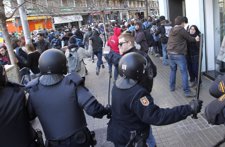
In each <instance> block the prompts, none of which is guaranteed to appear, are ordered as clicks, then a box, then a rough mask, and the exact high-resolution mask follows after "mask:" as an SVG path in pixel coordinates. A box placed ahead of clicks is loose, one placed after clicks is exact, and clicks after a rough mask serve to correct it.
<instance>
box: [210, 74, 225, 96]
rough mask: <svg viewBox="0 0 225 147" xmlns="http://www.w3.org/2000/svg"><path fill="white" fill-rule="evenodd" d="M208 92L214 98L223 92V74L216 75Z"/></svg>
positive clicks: (224, 91) (224, 77) (224, 78)
mask: <svg viewBox="0 0 225 147" xmlns="http://www.w3.org/2000/svg"><path fill="white" fill-rule="evenodd" d="M209 93H210V94H211V95H212V96H213V97H215V98H219V97H220V96H222V95H223V94H225V75H223V76H221V75H219V76H218V77H216V80H215V81H213V83H212V85H211V86H210V88H209Z"/></svg>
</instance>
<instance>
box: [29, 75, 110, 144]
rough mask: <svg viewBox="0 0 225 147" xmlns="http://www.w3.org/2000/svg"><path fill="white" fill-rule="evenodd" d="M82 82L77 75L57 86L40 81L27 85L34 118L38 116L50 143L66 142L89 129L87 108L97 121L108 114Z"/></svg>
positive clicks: (36, 80)
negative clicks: (54, 141) (83, 129)
mask: <svg viewBox="0 0 225 147" xmlns="http://www.w3.org/2000/svg"><path fill="white" fill-rule="evenodd" d="M81 83H82V78H81V77H80V76H78V75H77V74H75V73H73V74H70V75H68V76H66V77H65V78H63V80H62V81H60V82H59V83H57V84H55V85H51V86H43V85H42V84H40V83H39V79H38V78H37V79H35V80H33V81H31V82H30V83H29V84H28V85H27V88H28V91H29V99H28V110H29V115H30V119H34V118H35V117H36V116H38V118H39V120H40V122H41V125H42V127H43V130H44V132H45V135H46V138H47V139H48V140H63V139H66V138H68V137H70V136H71V135H73V134H74V133H76V132H77V131H78V130H80V129H82V128H85V127H86V126H87V123H86V120H85V115H84V112H83V109H84V110H85V111H86V112H87V114H88V115H91V116H93V117H97V118H101V117H103V116H104V115H105V114H107V113H108V111H107V110H106V109H105V108H104V107H103V106H102V105H101V104H100V103H98V101H97V100H96V99H95V98H94V96H93V95H92V94H91V93H90V92H89V91H88V90H87V89H86V88H85V87H83V86H81V85H80V84H81Z"/></svg>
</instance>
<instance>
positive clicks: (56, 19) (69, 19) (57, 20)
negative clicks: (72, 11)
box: [54, 15, 83, 24]
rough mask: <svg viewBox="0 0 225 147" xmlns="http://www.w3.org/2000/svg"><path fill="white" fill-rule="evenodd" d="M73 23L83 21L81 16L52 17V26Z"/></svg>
mask: <svg viewBox="0 0 225 147" xmlns="http://www.w3.org/2000/svg"><path fill="white" fill-rule="evenodd" d="M75 21H83V17H82V16H81V15H70V16H60V17H54V24H61V23H70V22H75Z"/></svg>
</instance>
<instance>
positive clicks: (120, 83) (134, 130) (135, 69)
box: [107, 52, 202, 147]
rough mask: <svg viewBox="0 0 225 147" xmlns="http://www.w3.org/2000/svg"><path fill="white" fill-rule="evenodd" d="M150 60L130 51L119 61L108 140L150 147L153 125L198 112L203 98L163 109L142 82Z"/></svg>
mask: <svg viewBox="0 0 225 147" xmlns="http://www.w3.org/2000/svg"><path fill="white" fill-rule="evenodd" d="M146 68H147V60H146V58H144V57H143V56H142V55H140V54H139V53H135V52H132V53H128V54H126V55H124V56H123V57H122V58H121V59H120V62H119V75H120V77H119V78H118V80H117V81H116V83H115V85H114V87H113V89H112V118H111V119H110V121H109V124H108V130H107V131H108V132H107V139H108V140H109V141H112V142H113V143H114V144H115V146H116V147H125V146H126V145H127V146H128V145H131V146H135V147H136V146H137V147H146V138H147V137H148V131H149V127H150V124H152V125H157V126H160V125H167V124H171V123H175V122H178V121H180V120H183V119H185V118H186V117H187V116H189V115H191V114H197V113H199V112H200V110H201V107H202V101H200V100H193V101H191V102H190V104H187V105H182V106H176V107H173V108H171V109H170V108H165V109H164V108H160V107H159V106H157V105H155V104H154V102H153V98H152V96H151V95H150V94H149V92H148V91H147V90H146V89H145V88H144V87H143V86H141V85H140V83H139V82H140V81H141V79H142V78H143V76H144V75H145V72H146V71H147V69H146Z"/></svg>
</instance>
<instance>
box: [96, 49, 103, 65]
mask: <svg viewBox="0 0 225 147" xmlns="http://www.w3.org/2000/svg"><path fill="white" fill-rule="evenodd" d="M94 55H96V56H97V58H98V61H97V67H99V68H100V67H101V65H102V64H103V61H102V51H97V52H94Z"/></svg>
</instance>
